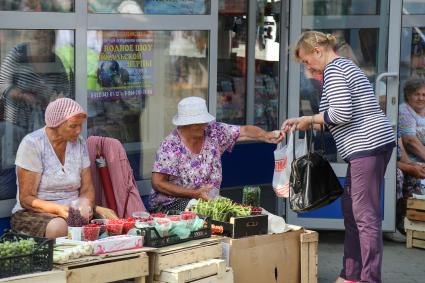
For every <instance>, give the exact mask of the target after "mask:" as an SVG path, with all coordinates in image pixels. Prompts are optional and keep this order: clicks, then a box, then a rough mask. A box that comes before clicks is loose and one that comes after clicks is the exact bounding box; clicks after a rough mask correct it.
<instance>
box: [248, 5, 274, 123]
mask: <svg viewBox="0 0 425 283" xmlns="http://www.w3.org/2000/svg"><path fill="white" fill-rule="evenodd" d="M280 6H281V2H274V3H270V2H268V1H265V0H257V19H258V20H257V38H256V42H255V99H254V124H255V125H257V126H259V127H262V128H264V129H265V130H269V131H270V130H275V129H277V128H278V125H277V123H278V115H279V113H278V110H279V108H278V105H279V99H278V98H279V52H280V47H279V46H280V38H279V35H280V24H281V23H280V18H281V17H280Z"/></svg>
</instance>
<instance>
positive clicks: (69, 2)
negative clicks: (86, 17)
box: [0, 0, 74, 13]
mask: <svg viewBox="0 0 425 283" xmlns="http://www.w3.org/2000/svg"><path fill="white" fill-rule="evenodd" d="M0 11H22V12H64V13H66V12H73V11H74V0H2V1H0Z"/></svg>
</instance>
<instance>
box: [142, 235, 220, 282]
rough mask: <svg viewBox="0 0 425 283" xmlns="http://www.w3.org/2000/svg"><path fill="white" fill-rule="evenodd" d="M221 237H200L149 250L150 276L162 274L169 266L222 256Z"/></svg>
mask: <svg viewBox="0 0 425 283" xmlns="http://www.w3.org/2000/svg"><path fill="white" fill-rule="evenodd" d="M221 256H222V247H221V241H220V240H219V239H200V240H194V241H190V242H185V243H181V244H176V245H172V246H168V247H163V248H159V249H155V250H152V251H150V252H149V264H150V272H149V273H150V277H151V276H153V275H159V274H161V271H162V270H164V269H167V268H172V267H176V266H179V265H184V264H188V263H194V262H198V261H203V260H207V259H213V258H221Z"/></svg>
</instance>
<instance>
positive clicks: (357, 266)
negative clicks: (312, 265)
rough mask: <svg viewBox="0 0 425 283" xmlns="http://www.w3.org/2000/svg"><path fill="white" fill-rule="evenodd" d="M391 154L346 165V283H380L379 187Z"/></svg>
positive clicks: (383, 154)
mask: <svg viewBox="0 0 425 283" xmlns="http://www.w3.org/2000/svg"><path fill="white" fill-rule="evenodd" d="M391 152H392V151H387V152H383V153H381V154H378V155H374V156H367V157H360V158H356V159H353V160H351V161H350V162H349V165H348V169H347V176H346V179H345V190H344V194H343V196H342V202H341V204H342V211H343V214H344V225H345V240H344V257H343V268H342V271H341V274H340V276H341V277H342V278H344V279H346V280H352V281H359V282H371V283H381V265H382V253H383V243H382V223H381V221H382V218H381V198H380V196H381V185H382V183H383V180H384V174H385V170H386V168H387V164H388V161H389V160H390V157H391Z"/></svg>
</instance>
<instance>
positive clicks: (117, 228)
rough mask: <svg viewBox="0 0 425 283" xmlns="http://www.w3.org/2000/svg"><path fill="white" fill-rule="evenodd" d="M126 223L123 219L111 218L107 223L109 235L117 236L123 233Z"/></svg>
mask: <svg viewBox="0 0 425 283" xmlns="http://www.w3.org/2000/svg"><path fill="white" fill-rule="evenodd" d="M123 226H124V223H123V221H122V220H109V221H108V224H106V230H107V231H108V235H109V236H116V235H121V234H122V228H123Z"/></svg>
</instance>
